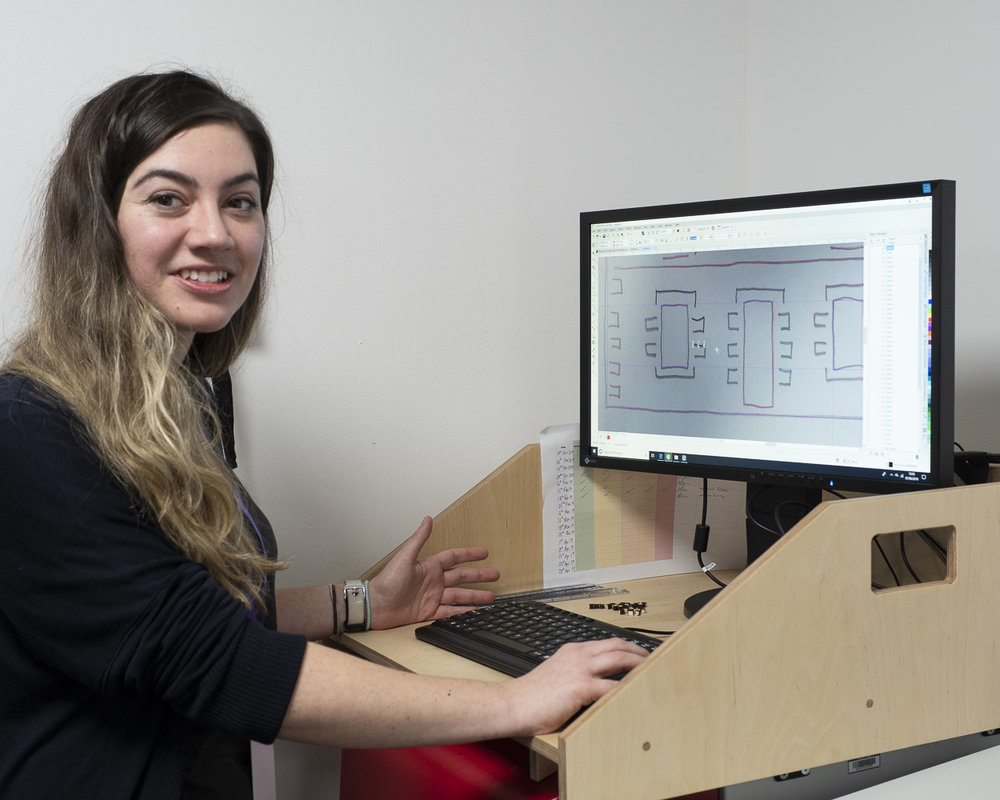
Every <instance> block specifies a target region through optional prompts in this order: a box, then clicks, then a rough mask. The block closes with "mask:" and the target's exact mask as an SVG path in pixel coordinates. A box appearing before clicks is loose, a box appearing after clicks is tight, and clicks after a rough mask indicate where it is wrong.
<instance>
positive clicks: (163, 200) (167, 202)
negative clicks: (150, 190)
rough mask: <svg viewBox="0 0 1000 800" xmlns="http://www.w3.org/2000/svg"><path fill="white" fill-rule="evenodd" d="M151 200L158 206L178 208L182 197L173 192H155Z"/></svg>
mask: <svg viewBox="0 0 1000 800" xmlns="http://www.w3.org/2000/svg"><path fill="white" fill-rule="evenodd" d="M149 201H150V202H151V203H152V204H153V205H154V206H156V207H157V208H167V209H170V208H176V207H177V206H178V205H180V199H179V198H178V197H176V196H175V195H172V194H164V193H161V194H154V195H153V196H152V197H151V198H149Z"/></svg>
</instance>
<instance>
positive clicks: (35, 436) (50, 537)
mask: <svg viewBox="0 0 1000 800" xmlns="http://www.w3.org/2000/svg"><path fill="white" fill-rule="evenodd" d="M0 475H2V476H3V480H2V481H0V520H3V523H2V525H0V546H2V548H3V553H4V555H3V557H2V558H0V608H2V609H3V615H4V617H5V618H6V619H7V621H8V623H9V629H12V630H13V631H15V632H16V642H15V643H13V645H14V646H16V647H18V648H22V649H23V650H24V651H25V653H26V654H28V655H30V657H31V658H32V659H34V660H36V661H37V662H40V663H42V664H44V665H46V668H48V669H51V670H58V671H60V672H62V673H63V674H65V675H66V676H68V677H69V678H71V679H72V680H73V681H75V682H78V683H79V684H82V685H83V686H85V687H87V688H88V689H89V690H90V691H92V692H94V693H97V694H100V695H101V696H105V697H123V696H128V695H134V696H136V697H139V698H150V697H155V698H159V699H160V700H162V701H163V702H164V703H166V704H167V705H168V706H169V707H171V708H172V709H174V711H175V712H176V713H178V714H180V715H182V716H184V717H187V718H189V719H194V720H197V721H200V722H202V723H204V724H207V725H210V726H213V727H218V728H221V729H223V730H226V731H228V732H230V733H233V734H235V735H238V736H247V737H250V738H253V739H257V740H259V741H265V742H267V741H271V740H273V739H274V737H275V736H276V734H277V732H278V728H279V727H280V725H281V721H282V719H283V717H284V713H285V710H286V708H287V705H288V702H289V700H290V698H291V693H292V690H293V689H294V686H295V682H296V680H297V678H298V672H299V668H300V666H301V660H302V657H303V653H304V649H305V640H304V639H302V638H301V637H297V636H289V635H286V634H280V633H276V632H273V631H267V630H265V629H264V628H263V627H262V626H261V625H260V624H258V623H257V622H255V621H254V620H253V619H251V618H250V616H249V614H248V612H247V609H246V608H245V606H244V605H243V604H242V603H240V602H239V601H237V600H235V599H234V598H232V597H231V596H230V595H229V594H228V593H227V592H226V591H225V590H223V589H222V588H221V587H219V586H218V585H217V584H216V583H215V582H214V581H213V580H212V579H211V577H210V576H209V574H208V572H207V571H206V570H205V569H204V567H202V566H201V565H200V564H196V563H194V562H192V561H189V560H187V559H185V558H183V557H182V556H180V555H179V554H178V553H177V552H176V551H175V550H174V549H173V548H172V547H171V546H170V544H169V543H168V541H167V540H166V539H165V537H164V536H163V535H162V533H161V532H160V531H159V529H158V528H156V527H155V525H152V524H151V523H150V522H149V521H148V520H147V519H145V516H144V515H143V514H141V513H138V512H137V510H136V509H135V508H134V507H133V504H132V502H131V500H130V498H129V495H128V493H127V492H126V491H125V490H124V489H123V487H122V486H121V485H120V484H119V483H118V482H117V481H116V480H115V479H114V478H113V477H112V476H111V475H110V474H109V472H108V471H107V470H106V469H105V468H104V467H103V465H102V464H101V462H100V461H99V459H97V457H96V456H95V455H94V453H93V452H92V451H91V449H90V448H89V447H88V446H86V445H85V444H84V443H83V442H82V440H81V436H80V435H79V433H78V431H77V430H76V429H75V426H74V424H73V423H72V421H71V419H70V418H69V417H68V416H67V415H66V414H64V413H62V412H61V411H60V410H59V409H58V408H57V407H55V406H54V405H53V404H52V403H50V402H48V401H45V400H42V399H41V398H39V397H38V396H37V395H35V394H34V393H33V392H30V391H28V390H27V389H25V388H23V387H22V388H21V390H20V391H19V392H17V393H15V394H13V395H11V394H10V393H7V394H5V395H4V396H2V397H0ZM7 645H11V643H5V646H7Z"/></svg>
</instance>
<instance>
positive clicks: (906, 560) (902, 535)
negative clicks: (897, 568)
mask: <svg viewBox="0 0 1000 800" xmlns="http://www.w3.org/2000/svg"><path fill="white" fill-rule="evenodd" d="M899 555H900V557H901V558H902V559H903V564H905V565H906V569H907V571H908V572H909V573H910V577H912V578H913V580H914V582H915V583H923V581H922V580H920V576H919V575H917V571H916V570H915V569H914V568H913V565H912V564H911V563H910V557H909V555H908V554H907V552H906V531H900V532H899Z"/></svg>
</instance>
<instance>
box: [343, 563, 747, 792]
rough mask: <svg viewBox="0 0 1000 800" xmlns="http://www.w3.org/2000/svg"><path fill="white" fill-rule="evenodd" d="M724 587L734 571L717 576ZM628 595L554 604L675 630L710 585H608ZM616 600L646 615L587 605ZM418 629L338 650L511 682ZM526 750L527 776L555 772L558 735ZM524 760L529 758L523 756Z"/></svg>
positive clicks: (349, 642)
mask: <svg viewBox="0 0 1000 800" xmlns="http://www.w3.org/2000/svg"><path fill="white" fill-rule="evenodd" d="M717 574H718V575H719V577H720V578H721V579H722V580H723V581H726V582H728V581H729V580H731V579H732V578H733V577H734V576H735V574H736V573H735V572H732V571H728V572H719V573H717ZM607 585H608V586H615V587H619V588H622V589H625V590H627V592H628V594H609V595H607V596H606V597H594V598H590V599H578V600H568V601H564V602H560V603H555V605H557V606H560V607H562V608H566V609H569V610H570V611H575V612H577V613H579V614H586V615H588V616H592V617H595V618H597V619H600V620H603V621H605V622H610V623H613V624H615V625H620V626H622V627H628V626H634V627H642V628H650V629H654V630H669V631H673V630H678V629H680V628H681V627H682V626H683V625H684V623H685V622H686V620H685V618H684V600H685V599H686V598H687V597H689V596H690V595H692V594H694V593H695V592H700V591H702V590H704V589H711V588H713V587H714V586H715V584H714V583H713V582H712V581H711V580H710V579H709V578H708V577H707V576H705V575H703V574H702V573H700V572H698V573H693V574H686V575H669V576H666V577H661V578H645V579H642V580H635V581H625V582H619V583H615V584H607ZM618 601H628V602H638V601H645V602H646V603H647V604H648V605H647V611H646V613H645V614H643V615H642V616H641V617H627V616H626V617H622V616H621V615H619V614H617V613H616V612H614V611H609V610H592V609H591V608H590V605H591V603H609V602H618ZM417 627H419V625H407V626H405V627H402V628H394V629H392V630H387V631H367V632H365V633H355V634H347V635H345V636H343V637H342V638H341V640H340V643H341V645H342V646H343V647H344V648H345V649H347V650H349V651H351V652H353V653H355V654H357V655H360V656H362V657H364V658H366V659H368V660H370V661H374V662H376V663H379V664H384V665H385V666H390V667H396V668H399V669H405V670H407V671H409V672H415V673H418V674H421V675H439V676H442V677H450V678H469V679H473V680H484V681H503V680H510V678H509V677H508V676H506V675H504V674H503V673H500V672H497V671H496V670H493V669H490V668H489V667H484V666H482V665H480V664H476V663H475V662H473V661H469V660H468V659H465V658H461V657H460V656H456V655H454V654H452V653H449V652H447V651H445V650H442V649H440V648H438V647H434V646H433V645H430V644H427V643H426V642H421V641H418V640H417V639H416V637H415V635H414V630H415V629H416V628H417ZM524 743H525V744H526V745H527V746H528V748H529V751H530V754H531V755H530V759H531V771H532V774H533V776H534V777H536V778H541V777H544V775H546V774H548V773H549V772H551V771H553V770H555V769H556V768H557V766H558V763H559V734H555V733H554V734H550V735H547V736H536V737H534V738H533V739H531V740H530V741H527V740H526V741H525V742H524ZM526 757H528V756H526Z"/></svg>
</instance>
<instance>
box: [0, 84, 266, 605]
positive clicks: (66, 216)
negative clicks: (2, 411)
mask: <svg viewBox="0 0 1000 800" xmlns="http://www.w3.org/2000/svg"><path fill="white" fill-rule="evenodd" d="M207 122H226V123H231V124H234V125H236V126H238V127H239V129H240V130H241V131H242V132H243V133H244V135H245V136H246V137H247V140H248V142H249V143H250V146H251V149H252V151H253V155H254V160H255V162H256V167H257V172H258V177H259V179H260V186H261V208H262V210H263V212H264V219H265V224H266V220H267V207H268V202H269V200H270V193H271V186H272V183H273V179H274V155H273V150H272V147H271V142H270V138H269V136H268V134H267V131H266V129H265V128H264V125H263V123H262V122H261V121H260V119H259V118H258V117H257V115H256V114H255V113H254V112H253V111H252V110H250V109H249V108H248V107H247V106H246V105H245V104H244V103H242V102H240V101H238V100H236V99H235V98H233V97H232V96H231V95H230V94H228V93H227V92H225V91H224V90H223V89H222V88H221V87H219V86H218V85H217V84H216V83H214V82H213V81H211V80H208V79H206V78H204V77H202V76H199V75H195V74H193V73H190V72H185V71H174V72H168V73H162V74H143V75H137V76H133V77H130V78H126V79H124V80H121V81H119V82H117V83H115V84H113V85H112V86H110V87H109V88H108V89H106V90H105V91H103V92H102V93H101V94H99V95H97V96H96V97H94V98H93V99H91V100H90V101H89V102H87V103H86V104H85V105H84V106H83V107H82V108H81V109H80V110H79V111H78V112H77V114H76V116H75V117H74V119H73V121H72V123H71V126H70V130H69V135H68V138H67V143H66V147H65V149H64V151H63V152H62V154H61V156H60V157H59V159H58V161H57V162H56V165H55V167H54V169H53V172H52V176H51V179H50V181H49V184H48V190H47V193H46V195H45V198H44V208H43V216H42V220H41V227H40V230H39V233H38V240H37V242H36V245H35V248H34V251H33V257H34V263H35V266H36V268H37V275H36V277H37V287H36V293H35V295H34V307H33V310H32V315H31V317H30V320H29V323H28V325H27V327H26V329H25V330H24V332H23V333H22V335H21V336H20V338H19V339H18V340H17V341H16V342H15V343H14V345H13V348H12V350H11V356H10V358H9V360H8V361H7V363H6V364H5V365H4V370H6V371H10V372H17V373H20V374H23V375H26V376H28V377H30V378H31V379H32V380H34V381H35V382H37V383H38V384H40V385H41V386H42V387H44V388H45V389H47V390H48V391H49V392H51V393H52V394H53V395H54V396H55V398H56V399H57V400H58V401H59V402H61V403H62V404H64V405H65V406H66V407H68V409H69V410H70V411H71V412H72V413H73V415H74V416H75V417H76V419H77V420H78V422H79V423H80V424H81V426H82V427H83V429H84V431H85V432H86V434H87V437H88V438H89V441H90V444H91V445H92V447H93V448H94V450H95V451H96V453H97V454H98V456H99V457H100V458H101V460H102V461H103V463H104V464H105V465H106V466H107V467H108V468H109V469H110V470H111V472H112V473H113V474H114V475H115V476H116V478H117V479H118V480H119V481H121V482H122V484H123V485H124V486H125V487H126V488H127V489H128V490H129V492H130V493H131V494H132V495H133V498H134V500H135V501H136V504H137V507H138V508H139V509H140V510H142V511H145V512H148V513H149V514H150V515H151V516H152V518H154V519H155V521H156V523H157V524H158V525H159V527H160V528H161V530H162V531H163V533H164V534H165V535H166V537H167V538H168V539H169V540H170V542H171V543H172V544H173V546H174V547H175V548H176V549H177V550H178V551H179V552H180V553H182V554H183V555H184V556H186V557H187V558H190V559H192V560H194V561H197V562H199V563H201V564H204V565H205V567H206V568H207V569H208V571H209V573H210V574H211V575H212V577H213V578H214V579H215V580H216V581H217V582H218V583H219V584H220V585H221V586H223V587H224V588H225V589H226V590H227V591H229V592H230V594H232V595H233V596H234V597H237V598H239V599H240V600H241V601H243V602H244V603H246V604H247V605H250V604H251V603H252V602H254V601H260V599H261V596H260V595H261V586H262V584H263V581H264V578H265V576H266V574H267V573H268V572H271V571H273V570H274V569H275V568H276V567H277V566H278V565H277V564H275V563H274V562H271V561H269V560H268V559H267V558H265V557H264V556H262V555H261V554H260V553H259V552H258V548H257V547H256V544H255V541H254V539H253V538H252V534H251V532H250V531H249V530H248V527H247V522H246V521H245V519H244V517H243V514H242V511H241V509H240V501H239V499H238V491H239V488H238V485H237V481H236V478H235V476H234V475H233V473H232V471H231V470H230V468H229V467H228V465H227V464H225V463H224V461H223V460H222V458H221V456H220V455H219V452H218V450H219V448H218V442H219V437H220V435H221V426H220V422H219V419H218V417H217V415H216V413H215V412H214V410H213V408H212V403H211V398H210V395H209V392H208V389H207V387H206V385H205V381H206V379H207V378H213V377H217V376H220V375H222V374H224V373H225V372H226V371H227V370H228V369H229V367H230V365H231V364H232V363H233V361H234V360H235V359H236V357H237V356H238V355H239V354H240V353H241V352H242V350H243V349H244V348H245V347H246V345H247V344H248V342H249V341H250V338H251V336H252V334H253V330H254V328H255V325H256V323H257V320H258V318H259V316H260V312H261V306H262V303H263V299H264V289H265V282H266V279H267V261H268V249H269V248H268V247H267V246H265V249H264V255H263V258H262V262H261V265H260V269H259V272H258V276H257V280H256V283H255V285H254V287H253V289H252V290H251V292H250V295H249V297H248V299H247V301H246V303H245V304H244V305H243V307H241V308H240V309H239V311H237V313H236V314H235V315H234V316H233V318H232V319H231V320H230V322H229V324H228V325H226V327H225V328H223V329H222V330H220V331H218V332H216V333H207V334H198V335H197V336H196V337H195V341H194V344H193V345H192V348H191V351H190V353H189V355H188V357H187V359H186V360H185V362H184V363H183V364H178V363H176V361H175V360H174V359H173V350H174V329H173V326H172V324H171V323H170V322H169V321H168V320H167V319H166V318H165V317H164V316H163V315H162V314H161V313H160V312H159V311H157V310H156V309H155V308H154V307H153V306H152V305H151V304H150V303H149V302H148V301H146V300H145V299H144V298H143V297H142V296H141V295H140V293H139V291H138V289H137V288H136V286H135V284H134V283H133V281H132V279H131V277H130V276H129V273H128V269H127V266H126V263H125V258H124V253H123V248H122V242H121V238H120V236H119V234H118V226H117V215H118V207H119V204H120V202H121V198H122V192H123V190H124V186H125V181H126V179H127V178H128V176H129V175H130V174H131V173H132V171H133V170H134V169H135V167H136V166H137V165H138V164H139V163H140V162H141V161H142V160H144V159H145V158H146V157H147V156H149V155H150V154H152V153H153V152H154V151H155V150H157V149H158V148H159V147H160V146H162V145H163V144H164V143H165V142H166V141H167V140H168V139H170V138H171V137H173V136H175V135H176V134H178V133H180V132H181V131H184V130H187V129H189V128H192V127H195V126H197V125H201V124H205V123H207Z"/></svg>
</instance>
